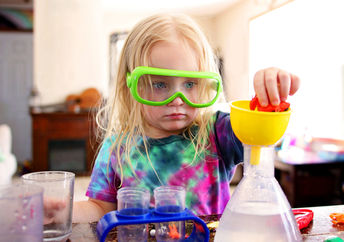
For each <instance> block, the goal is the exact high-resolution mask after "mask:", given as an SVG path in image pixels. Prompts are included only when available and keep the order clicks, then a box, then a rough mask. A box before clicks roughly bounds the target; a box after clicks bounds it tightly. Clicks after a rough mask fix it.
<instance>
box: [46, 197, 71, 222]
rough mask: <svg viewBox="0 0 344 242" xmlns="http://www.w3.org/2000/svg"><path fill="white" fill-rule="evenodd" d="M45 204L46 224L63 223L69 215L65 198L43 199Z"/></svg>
mask: <svg viewBox="0 0 344 242" xmlns="http://www.w3.org/2000/svg"><path fill="white" fill-rule="evenodd" d="M43 206H44V219H43V223H44V224H50V223H61V222H63V221H65V220H66V216H68V214H67V213H68V209H67V203H66V201H63V200H56V199H52V198H46V197H45V198H44V199H43Z"/></svg>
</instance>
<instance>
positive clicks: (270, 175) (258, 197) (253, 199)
mask: <svg viewBox="0 0 344 242" xmlns="http://www.w3.org/2000/svg"><path fill="white" fill-rule="evenodd" d="M274 156H275V151H274V147H273V146H252V145H244V176H243V178H242V179H241V181H240V183H239V184H238V186H237V188H236V189H235V191H234V193H233V196H232V198H231V199H230V201H229V202H228V204H227V206H226V208H225V210H224V212H223V215H222V217H221V219H220V223H219V227H218V228H217V231H216V235H215V242H226V241H255V242H260V241H261V242H266V241H274V242H290V241H302V237H301V233H300V231H299V229H298V226H297V224H296V221H295V217H294V215H293V212H292V209H291V207H290V205H289V202H288V200H287V198H286V196H285V195H284V193H283V191H282V189H281V187H280V185H279V184H278V182H277V180H276V179H275V177H274Z"/></svg>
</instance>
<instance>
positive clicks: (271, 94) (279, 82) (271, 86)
mask: <svg viewBox="0 0 344 242" xmlns="http://www.w3.org/2000/svg"><path fill="white" fill-rule="evenodd" d="M253 85H254V90H255V92H256V94H257V96H258V100H259V103H260V105H261V106H263V107H266V106H267V105H268V104H269V103H271V104H272V105H273V106H277V105H279V103H280V101H286V100H287V98H288V95H293V94H294V93H295V92H296V91H297V90H298V89H299V86H300V78H299V77H298V76H296V75H294V74H291V73H288V72H286V71H283V70H281V69H278V68H275V67H270V68H266V69H263V70H260V71H258V72H257V73H256V74H255V76H254V80H253Z"/></svg>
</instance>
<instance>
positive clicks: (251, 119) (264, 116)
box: [230, 100, 291, 164]
mask: <svg viewBox="0 0 344 242" xmlns="http://www.w3.org/2000/svg"><path fill="white" fill-rule="evenodd" d="M230 106H231V124H232V128H233V132H234V134H235V135H236V136H237V137H238V139H239V140H240V141H241V142H242V143H244V144H248V145H255V146H262V145H273V144H275V143H276V142H277V141H278V140H279V139H280V138H281V137H282V136H283V134H284V132H285V131H286V129H287V127H288V123H289V118H290V114H291V111H290V109H288V111H284V112H261V111H256V110H255V111H252V110H250V101H248V100H239V101H233V102H231V104H230ZM252 148H253V147H252ZM251 156H253V157H255V159H254V160H256V164H258V163H259V158H258V157H259V156H260V147H256V148H253V149H252V151H251ZM253 162H254V161H253Z"/></svg>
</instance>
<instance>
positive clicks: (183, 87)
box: [127, 66, 222, 108]
mask: <svg viewBox="0 0 344 242" xmlns="http://www.w3.org/2000/svg"><path fill="white" fill-rule="evenodd" d="M127 86H128V87H129V89H130V92H131V94H132V95H133V97H134V98H135V99H136V101H138V102H140V103H143V104H146V105H151V106H162V105H166V104H168V103H170V102H171V101H173V100H174V99H175V98H177V97H180V98H181V99H182V100H183V101H184V102H185V103H186V104H188V105H189V106H191V107H195V108H203V107H208V106H211V105H213V104H214V103H215V102H216V100H217V98H218V97H219V95H220V93H221V91H222V85H221V77H220V75H219V74H218V73H215V72H197V71H182V70H170V69H160V68H154V67H147V66H138V67H136V68H135V69H134V70H133V71H132V73H127Z"/></svg>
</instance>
